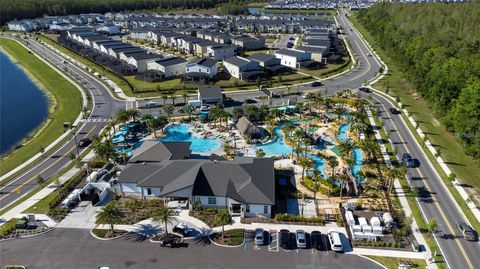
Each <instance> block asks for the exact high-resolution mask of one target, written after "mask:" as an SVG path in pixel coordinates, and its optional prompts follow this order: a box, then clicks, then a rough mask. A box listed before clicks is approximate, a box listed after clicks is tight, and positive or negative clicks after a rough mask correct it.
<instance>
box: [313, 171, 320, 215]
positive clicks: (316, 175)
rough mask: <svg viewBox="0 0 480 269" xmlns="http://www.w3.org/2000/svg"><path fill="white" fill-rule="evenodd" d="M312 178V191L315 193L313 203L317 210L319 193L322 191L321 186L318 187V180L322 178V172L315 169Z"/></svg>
mask: <svg viewBox="0 0 480 269" xmlns="http://www.w3.org/2000/svg"><path fill="white" fill-rule="evenodd" d="M312 178H313V183H314V184H313V186H312V191H313V201H314V204H315V209H316V208H317V192H318V191H319V190H320V188H319V187H320V186H319V185H318V179H319V178H320V171H319V170H318V169H317V168H314V169H313V172H312Z"/></svg>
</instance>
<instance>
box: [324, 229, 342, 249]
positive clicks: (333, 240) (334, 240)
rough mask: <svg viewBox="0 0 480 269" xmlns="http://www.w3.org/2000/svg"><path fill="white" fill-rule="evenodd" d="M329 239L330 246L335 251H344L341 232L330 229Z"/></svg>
mask: <svg viewBox="0 0 480 269" xmlns="http://www.w3.org/2000/svg"><path fill="white" fill-rule="evenodd" d="M328 240H329V241H330V246H331V247H332V250H333V251H335V252H342V251H343V245H342V241H341V240H340V232H339V231H337V230H328Z"/></svg>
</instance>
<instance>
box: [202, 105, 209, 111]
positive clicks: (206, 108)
mask: <svg viewBox="0 0 480 269" xmlns="http://www.w3.org/2000/svg"><path fill="white" fill-rule="evenodd" d="M200 110H201V111H209V110H210V107H209V106H201V107H200Z"/></svg>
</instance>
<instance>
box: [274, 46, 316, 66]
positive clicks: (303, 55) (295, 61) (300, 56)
mask: <svg viewBox="0 0 480 269" xmlns="http://www.w3.org/2000/svg"><path fill="white" fill-rule="evenodd" d="M275 57H277V58H279V59H280V63H281V64H282V65H285V66H288V67H292V68H297V67H300V63H301V62H304V61H308V60H311V57H312V55H311V53H310V52H306V51H303V50H295V49H281V50H278V51H275Z"/></svg>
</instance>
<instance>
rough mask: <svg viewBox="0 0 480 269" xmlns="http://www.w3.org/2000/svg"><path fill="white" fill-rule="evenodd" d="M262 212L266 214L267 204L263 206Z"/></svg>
mask: <svg viewBox="0 0 480 269" xmlns="http://www.w3.org/2000/svg"><path fill="white" fill-rule="evenodd" d="M263 214H268V206H267V205H264V206H263Z"/></svg>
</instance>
